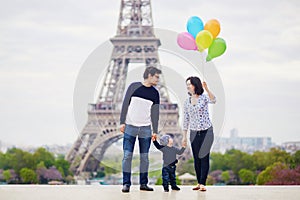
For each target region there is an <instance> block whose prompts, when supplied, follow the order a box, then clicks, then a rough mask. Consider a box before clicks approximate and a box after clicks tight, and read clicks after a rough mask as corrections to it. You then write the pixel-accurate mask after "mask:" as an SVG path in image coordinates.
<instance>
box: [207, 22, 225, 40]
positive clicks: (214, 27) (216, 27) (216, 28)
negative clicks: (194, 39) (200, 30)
mask: <svg viewBox="0 0 300 200" xmlns="http://www.w3.org/2000/svg"><path fill="white" fill-rule="evenodd" d="M204 30H207V31H209V32H210V33H211V34H212V36H213V38H216V37H217V36H218V35H219V33H220V31H221V28H220V23H219V21H218V20H216V19H211V20H208V21H207V22H206V23H205V26H204Z"/></svg>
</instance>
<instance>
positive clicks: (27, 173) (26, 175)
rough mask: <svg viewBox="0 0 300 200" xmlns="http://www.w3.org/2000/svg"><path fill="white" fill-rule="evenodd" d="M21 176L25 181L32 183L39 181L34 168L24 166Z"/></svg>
mask: <svg viewBox="0 0 300 200" xmlns="http://www.w3.org/2000/svg"><path fill="white" fill-rule="evenodd" d="M20 177H21V179H22V181H23V183H27V184H32V183H37V182H38V180H37V175H36V173H35V172H34V171H33V170H32V169H28V168H22V169H21V170H20Z"/></svg>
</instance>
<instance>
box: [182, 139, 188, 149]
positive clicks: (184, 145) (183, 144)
mask: <svg viewBox="0 0 300 200" xmlns="http://www.w3.org/2000/svg"><path fill="white" fill-rule="evenodd" d="M186 144H187V143H186V138H185V139H183V140H182V144H181V146H182V147H184V148H186Z"/></svg>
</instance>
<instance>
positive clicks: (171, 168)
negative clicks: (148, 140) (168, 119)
mask: <svg viewBox="0 0 300 200" xmlns="http://www.w3.org/2000/svg"><path fill="white" fill-rule="evenodd" d="M156 139H157V138H156V137H153V138H152V140H153V143H154V145H155V147H156V148H157V149H158V150H160V151H161V152H162V153H163V161H164V162H163V168H162V180H163V183H162V185H163V187H164V191H165V192H169V182H170V185H171V188H172V190H180V188H179V187H178V186H177V185H176V174H175V170H176V163H177V162H178V160H177V159H176V154H178V155H181V154H182V153H183V152H184V150H185V147H186V143H182V148H181V149H178V148H176V147H173V139H172V138H171V136H170V135H164V136H162V137H161V138H160V140H159V142H160V144H159V143H158V142H157V141H156Z"/></svg>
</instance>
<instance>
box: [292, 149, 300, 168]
mask: <svg viewBox="0 0 300 200" xmlns="http://www.w3.org/2000/svg"><path fill="white" fill-rule="evenodd" d="M293 160H294V162H295V167H297V166H299V165H300V150H298V151H296V153H295V154H294V155H293Z"/></svg>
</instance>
